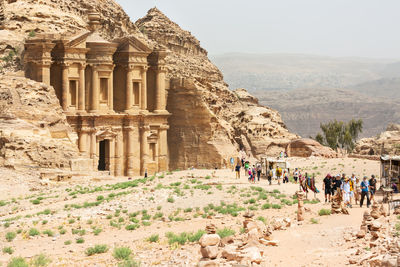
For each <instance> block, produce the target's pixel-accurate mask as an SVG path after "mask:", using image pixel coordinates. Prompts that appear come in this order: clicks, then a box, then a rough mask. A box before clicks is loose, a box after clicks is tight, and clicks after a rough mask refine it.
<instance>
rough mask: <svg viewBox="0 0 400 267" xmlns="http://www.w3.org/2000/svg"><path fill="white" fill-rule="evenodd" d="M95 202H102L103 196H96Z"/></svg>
mask: <svg viewBox="0 0 400 267" xmlns="http://www.w3.org/2000/svg"><path fill="white" fill-rule="evenodd" d="M96 200H97V201H102V200H104V196H97V198H96Z"/></svg>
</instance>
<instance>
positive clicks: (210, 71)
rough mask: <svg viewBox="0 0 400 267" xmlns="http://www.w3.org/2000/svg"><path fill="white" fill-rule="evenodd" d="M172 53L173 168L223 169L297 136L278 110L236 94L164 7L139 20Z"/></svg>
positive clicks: (241, 92)
mask: <svg viewBox="0 0 400 267" xmlns="http://www.w3.org/2000/svg"><path fill="white" fill-rule="evenodd" d="M136 26H137V27H138V28H139V29H141V30H142V31H143V33H144V34H145V35H147V37H148V38H149V39H151V40H153V41H155V42H157V43H158V44H159V45H162V46H165V47H167V48H168V50H169V51H170V53H169V55H168V56H167V58H166V61H167V65H168V68H169V78H170V79H171V83H170V89H169V93H168V101H167V103H168V105H167V109H168V111H169V112H170V113H172V116H171V118H170V120H169V122H170V126H171V128H170V130H169V134H168V138H169V151H170V165H171V167H172V168H186V167H190V166H198V167H221V166H224V165H226V164H227V163H228V160H229V158H230V157H238V151H239V150H240V149H244V150H245V151H246V153H247V154H248V155H250V156H254V157H255V156H258V155H262V154H277V153H278V152H279V151H281V150H284V147H285V146H286V144H287V143H288V142H289V141H290V140H291V139H293V138H296V136H295V135H294V134H291V133H290V132H289V131H288V130H287V129H286V127H285V125H284V124H283V122H282V120H281V117H280V115H279V114H278V112H276V111H274V110H272V109H269V108H267V107H263V106H260V105H258V102H257V100H255V98H254V97H252V96H250V95H249V94H248V93H247V92H246V91H245V90H239V91H237V92H232V91H231V90H229V88H228V86H227V84H226V83H225V82H224V80H223V76H222V73H221V72H220V71H219V69H218V68H217V67H216V66H215V65H214V64H212V62H211V61H210V60H209V59H208V57H207V51H206V50H205V49H204V48H202V47H201V46H200V42H199V41H198V40H197V39H196V38H195V37H194V36H192V35H191V33H190V32H188V31H185V30H182V29H181V28H180V27H179V25H178V24H176V23H174V22H172V21H171V20H170V19H169V18H168V17H166V16H165V15H164V14H163V13H162V12H160V11H159V10H158V9H156V8H153V9H151V10H149V12H148V13H147V15H146V16H145V17H143V18H142V19H139V20H138V21H137V22H136Z"/></svg>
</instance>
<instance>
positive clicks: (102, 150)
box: [98, 140, 110, 171]
mask: <svg viewBox="0 0 400 267" xmlns="http://www.w3.org/2000/svg"><path fill="white" fill-rule="evenodd" d="M98 170H99V171H109V170H110V141H109V140H102V141H100V142H99V165H98Z"/></svg>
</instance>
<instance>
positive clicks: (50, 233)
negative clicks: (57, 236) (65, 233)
mask: <svg viewBox="0 0 400 267" xmlns="http://www.w3.org/2000/svg"><path fill="white" fill-rule="evenodd" d="M43 234H44V235H47V236H54V233H53V231H51V230H45V231H43Z"/></svg>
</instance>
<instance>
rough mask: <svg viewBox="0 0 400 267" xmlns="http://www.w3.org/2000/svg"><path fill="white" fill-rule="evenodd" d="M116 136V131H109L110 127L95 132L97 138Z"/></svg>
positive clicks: (103, 138)
mask: <svg viewBox="0 0 400 267" xmlns="http://www.w3.org/2000/svg"><path fill="white" fill-rule="evenodd" d="M116 136H117V134H116V133H114V132H113V131H111V130H110V129H106V130H104V131H99V132H97V133H96V139H97V140H100V141H101V140H107V139H114V138H115V137H116Z"/></svg>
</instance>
